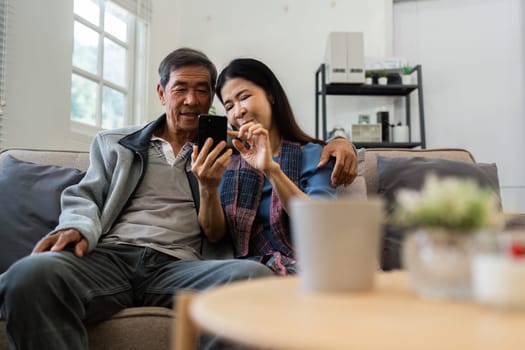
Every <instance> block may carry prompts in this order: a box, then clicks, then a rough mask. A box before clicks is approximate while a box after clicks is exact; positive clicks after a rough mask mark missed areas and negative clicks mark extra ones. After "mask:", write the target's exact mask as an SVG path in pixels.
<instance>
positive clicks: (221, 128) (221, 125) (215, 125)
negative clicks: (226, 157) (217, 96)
mask: <svg viewBox="0 0 525 350" xmlns="http://www.w3.org/2000/svg"><path fill="white" fill-rule="evenodd" d="M227 128H228V119H227V118H226V117H225V116H222V115H211V114H200V115H199V134H198V140H197V145H198V146H199V151H200V150H201V149H202V146H203V145H204V143H205V142H206V140H207V139H208V137H211V138H212V139H213V146H212V147H211V149H212V150H213V149H214V148H215V146H217V144H218V143H219V142H221V141H226V140H227V133H226V130H227ZM226 149H227V148H226V147H225V148H224V149H223V150H222V152H221V154H222V153H224V152H225V151H226Z"/></svg>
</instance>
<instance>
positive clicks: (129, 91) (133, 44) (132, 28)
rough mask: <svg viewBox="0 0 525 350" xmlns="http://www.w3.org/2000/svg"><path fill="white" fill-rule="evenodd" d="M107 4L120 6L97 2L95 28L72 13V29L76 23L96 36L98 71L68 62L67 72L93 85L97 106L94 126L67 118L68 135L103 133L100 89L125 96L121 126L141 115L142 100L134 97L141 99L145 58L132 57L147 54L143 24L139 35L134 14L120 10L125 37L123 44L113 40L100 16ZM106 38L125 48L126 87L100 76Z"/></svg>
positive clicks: (100, 0) (145, 27) (102, 1)
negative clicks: (125, 15)
mask: <svg viewBox="0 0 525 350" xmlns="http://www.w3.org/2000/svg"><path fill="white" fill-rule="evenodd" d="M107 2H111V3H113V4H115V5H117V6H119V7H121V5H120V4H118V3H116V2H114V1H110V0H99V25H98V26H97V25H95V24H93V23H91V22H90V21H88V20H86V19H84V18H83V17H81V16H79V15H77V14H76V13H73V22H72V24H73V26H74V25H75V22H78V23H80V24H82V25H85V26H87V27H88V28H90V29H92V30H94V31H95V32H97V33H98V34H99V41H98V58H97V59H98V65H99V67H98V72H97V74H93V73H91V72H88V71H85V70H83V69H81V68H79V67H75V66H74V65H73V61H72V70H71V77H73V74H77V75H79V76H81V77H83V78H86V79H89V80H91V81H93V82H95V83H96V84H97V106H96V108H97V109H96V124H97V125H90V124H85V123H82V122H79V121H76V120H72V119H71V115H70V116H69V120H70V125H71V130H72V132H74V133H76V134H80V135H85V136H93V135H94V134H95V133H96V132H98V131H100V130H103V128H102V102H103V101H102V91H103V88H104V86H107V87H110V88H112V89H115V90H117V91H119V92H122V93H124V95H125V100H126V103H125V111H124V120H123V125H122V126H126V125H132V124H137V123H140V122H141V120H140V119H141V118H142V117H141V116H142V115H143V113H144V112H145V103H144V101H139V99H138V98H135V97H136V96H144V92H145V88H144V85H145V78H144V77H145V74H146V67H147V66H146V63H147V57H144V58H141V59H140V60H137V59H136V57H138V56H137V54H138V53H140V52H142V53H145V52H147V51H146V50H145V46H146V45H147V41H148V39H147V23H144V30H143V32H139V30H138V22H139V20H140V19H139V18H138V17H137V15H135V14H134V13H132V12H130V11H129V10H128V9H126V8H123V7H121V8H123V9H124V10H125V11H127V12H128V14H129V16H128V23H127V29H128V30H127V38H126V42H123V41H122V40H120V39H118V38H116V37H115V36H113V35H111V34H110V33H108V32H106V31H104V16H105V7H106V3H107ZM139 35H141V36H144V37H143V38H139ZM105 38H109V39H110V40H112V41H114V42H115V43H118V44H119V45H121V46H122V47H124V48H125V49H126V52H127V56H126V59H127V62H128V66H127V71H126V83H125V84H126V87H122V86H119V85H117V84H115V83H113V82H110V81H108V80H105V79H104V77H103V71H104V70H103V65H104V59H103V58H104V39H105ZM137 44H142V45H143V46H144V47H138V46H137ZM71 59H72V60H73V55H72V56H71Z"/></svg>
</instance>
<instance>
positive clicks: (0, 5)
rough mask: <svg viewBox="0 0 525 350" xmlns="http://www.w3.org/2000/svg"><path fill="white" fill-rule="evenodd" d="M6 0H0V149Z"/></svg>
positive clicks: (2, 118) (4, 75) (4, 90)
mask: <svg viewBox="0 0 525 350" xmlns="http://www.w3.org/2000/svg"><path fill="white" fill-rule="evenodd" d="M8 8H9V6H8V0H0V149H1V148H2V141H3V132H2V131H3V129H2V126H3V121H4V118H5V105H6V85H7V84H6V55H7V14H8Z"/></svg>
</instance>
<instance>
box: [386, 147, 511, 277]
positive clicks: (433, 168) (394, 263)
mask: <svg viewBox="0 0 525 350" xmlns="http://www.w3.org/2000/svg"><path fill="white" fill-rule="evenodd" d="M430 173H433V174H435V175H436V176H438V177H449V176H455V177H460V178H471V179H474V180H475V181H477V182H478V184H479V185H480V186H482V187H489V188H491V189H492V190H493V191H494V193H495V195H496V196H497V197H498V199H500V188H499V181H498V170H497V167H496V164H485V163H476V164H471V163H465V162H459V161H453V160H447V159H438V158H425V157H382V156H377V174H378V177H379V194H380V195H382V196H383V197H384V198H385V200H386V205H387V209H388V210H389V211H391V210H392V208H393V205H394V202H395V194H396V192H397V191H398V190H400V189H402V188H408V189H413V190H419V189H421V187H422V185H423V182H424V180H425V178H426V176H427V175H428V174H430ZM500 208H501V200H500ZM404 235H405V232H404V230H403V229H401V228H398V227H394V226H391V225H386V227H385V234H384V237H383V251H382V256H381V267H382V268H383V270H391V269H397V268H400V267H401V257H400V255H401V254H400V247H401V243H402V241H403V237H404Z"/></svg>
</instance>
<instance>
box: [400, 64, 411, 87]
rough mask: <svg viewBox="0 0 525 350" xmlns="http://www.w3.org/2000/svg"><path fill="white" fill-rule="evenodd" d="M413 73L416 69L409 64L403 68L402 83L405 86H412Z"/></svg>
mask: <svg viewBox="0 0 525 350" xmlns="http://www.w3.org/2000/svg"><path fill="white" fill-rule="evenodd" d="M413 71H414V69H413V68H412V67H411V66H409V65H408V64H406V65H404V66H403V67H401V82H402V83H403V85H411V84H412V72H413Z"/></svg>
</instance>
